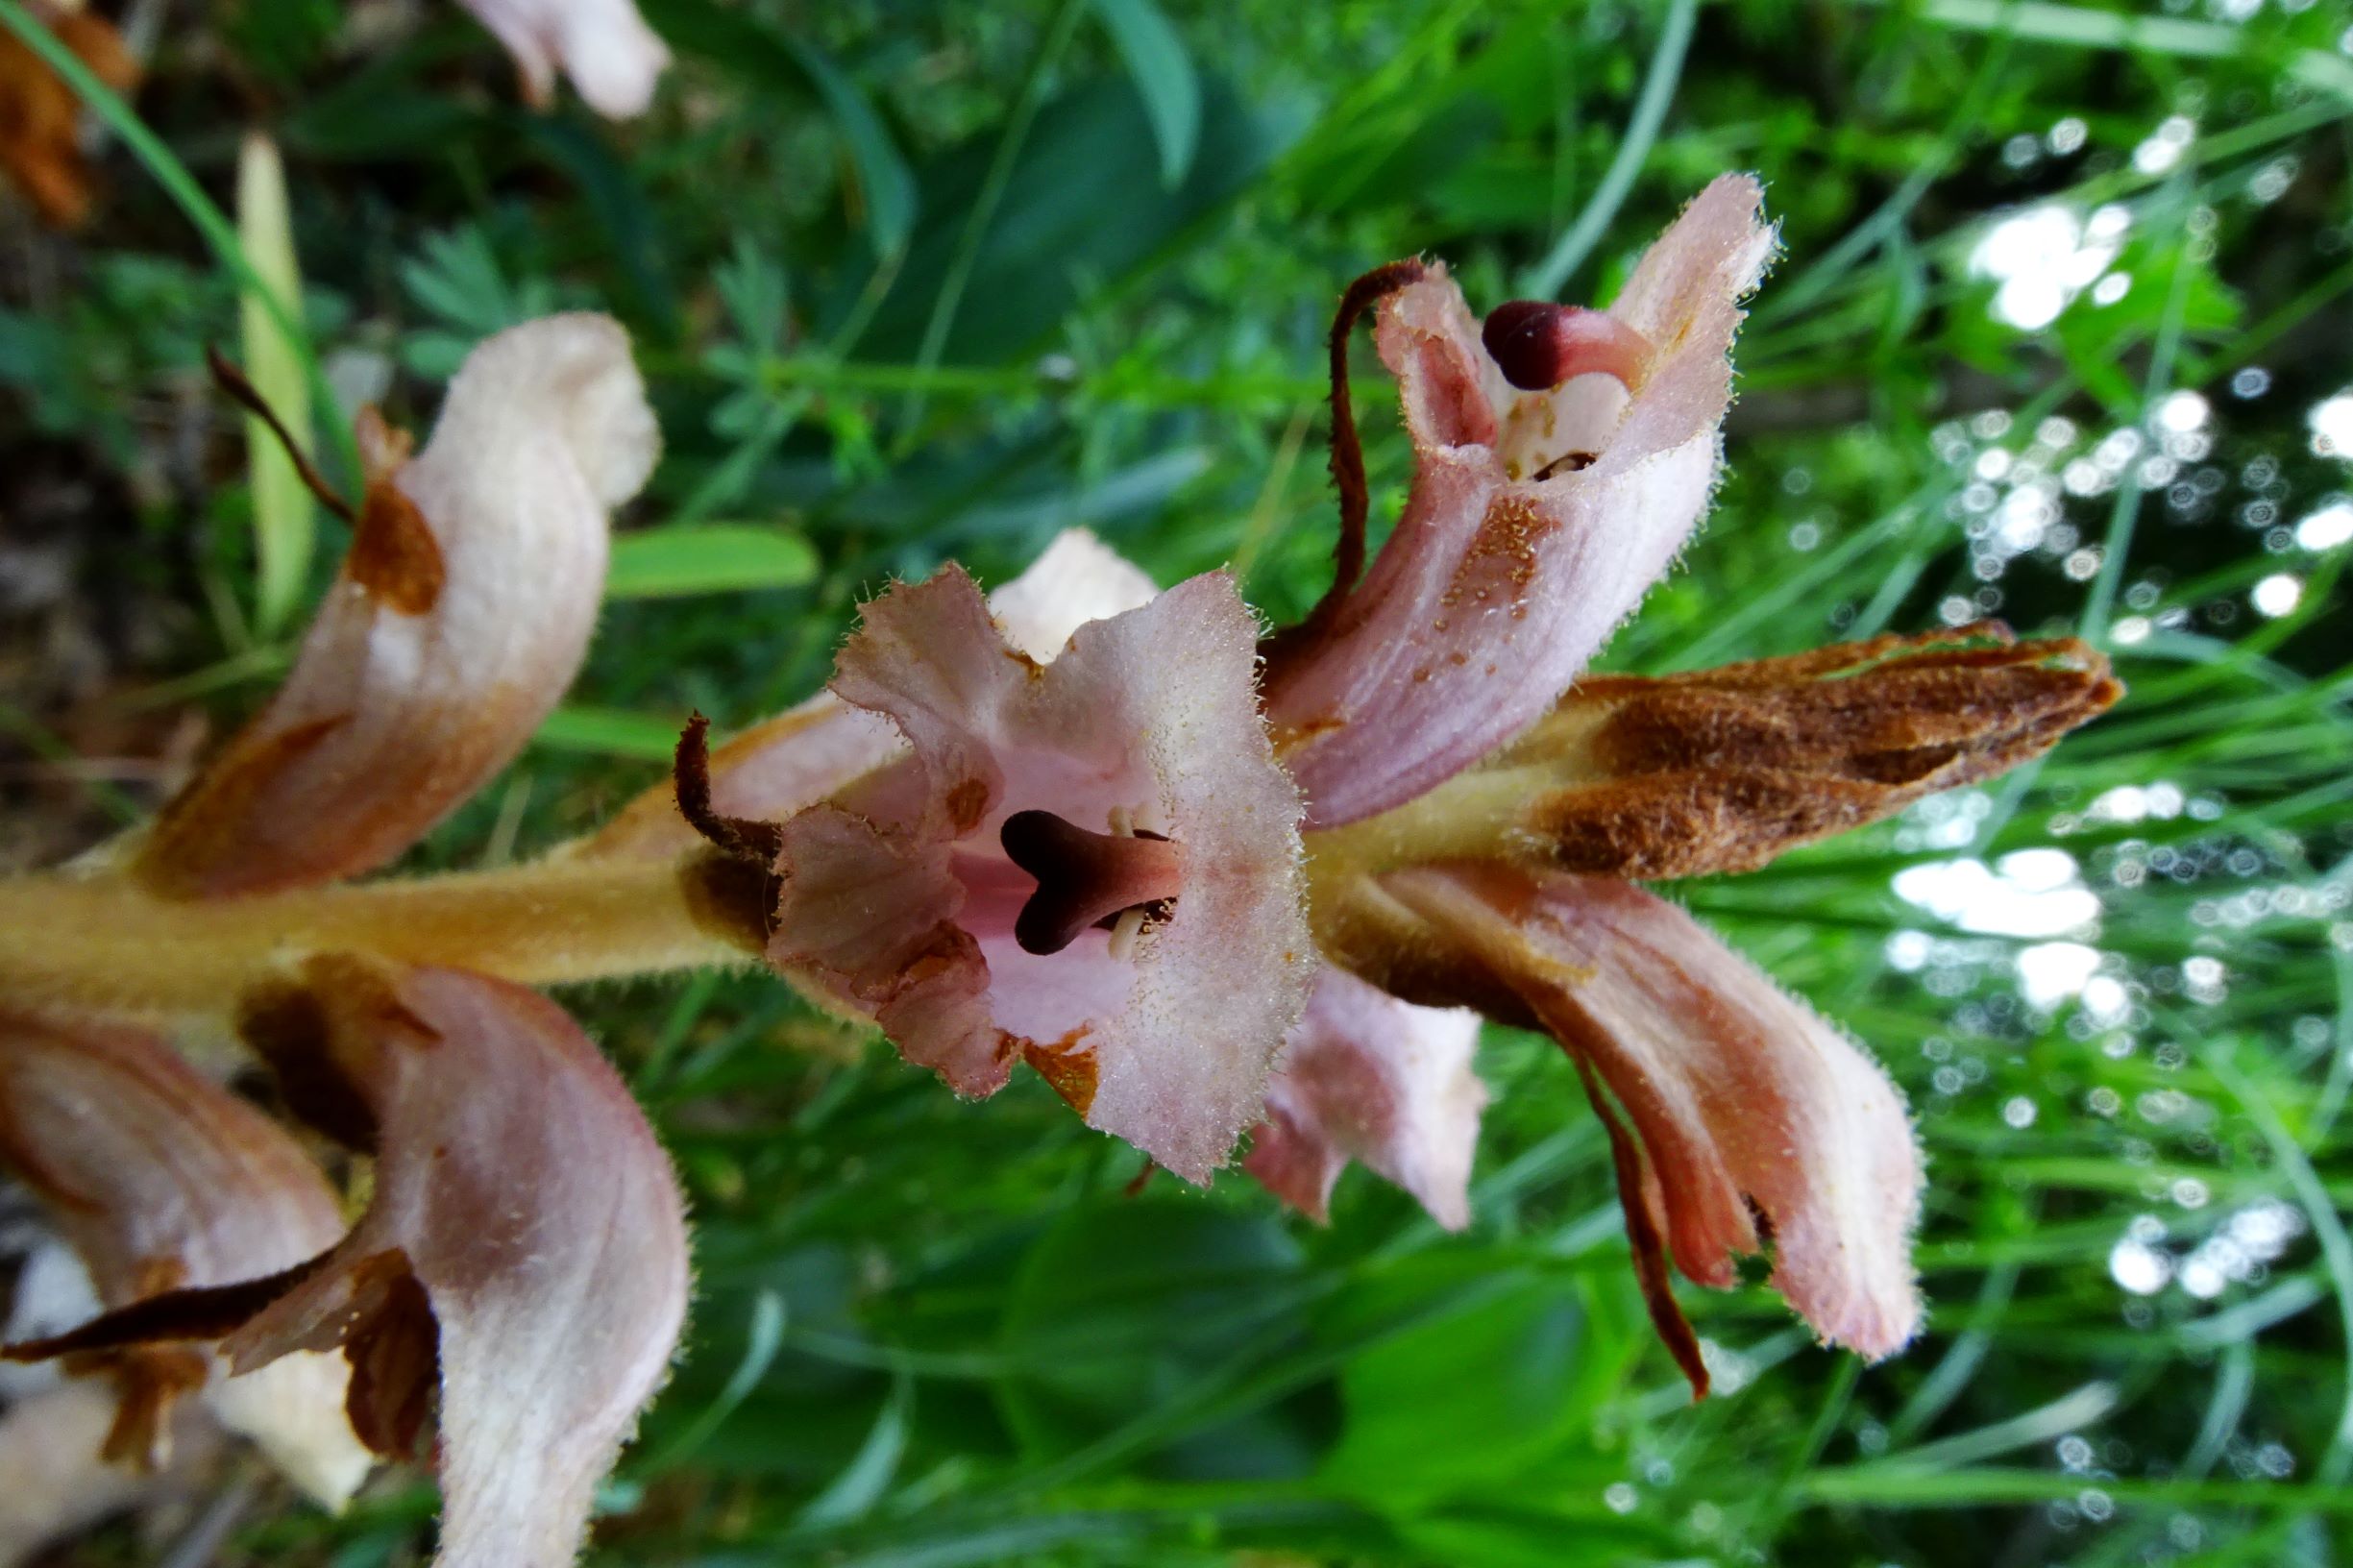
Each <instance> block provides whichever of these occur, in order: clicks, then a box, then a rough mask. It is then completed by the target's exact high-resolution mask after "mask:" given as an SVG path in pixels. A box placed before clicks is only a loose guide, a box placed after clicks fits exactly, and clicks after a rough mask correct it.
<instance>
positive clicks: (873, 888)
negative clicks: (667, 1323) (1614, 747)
mask: <svg viewBox="0 0 2353 1568" xmlns="http://www.w3.org/2000/svg"><path fill="white" fill-rule="evenodd" d="M1256 638H1257V626H1256V624H1255V622H1254V621H1253V619H1252V617H1251V615H1250V613H1249V611H1248V610H1247V609H1245V608H1244V607H1243V605H1242V603H1241V600H1240V599H1239V597H1238V595H1237V594H1236V593H1235V590H1234V586H1233V584H1232V582H1231V581H1230V580H1228V579H1227V578H1225V577H1224V576H1218V575H1212V576H1202V577H1196V578H1193V579H1192V580H1190V581H1189V582H1186V583H1182V584H1180V585H1178V586H1177V587H1175V588H1173V589H1170V590H1169V591H1168V592H1167V593H1165V594H1163V595H1161V596H1160V597H1159V598H1157V599H1155V600H1152V601H1151V602H1150V603H1149V604H1146V605H1144V606H1143V607H1141V608H1140V609H1134V610H1130V611H1128V612H1127V613H1125V614H1120V615H1115V616H1114V617H1112V618H1110V619H1108V620H1094V621H1090V622H1088V623H1087V624H1085V625H1079V626H1078V627H1077V629H1076V631H1075V632H1074V633H1072V634H1070V635H1069V638H1068V644H1067V649H1066V651H1064V652H1063V653H1062V655H1061V656H1060V657H1059V658H1057V659H1055V660H1054V662H1053V663H1051V664H1041V663H1040V662H1039V661H1038V659H1037V658H1035V657H1034V656H1032V655H1030V654H1028V653H1026V652H1024V651H1022V650H1021V649H1018V648H1017V647H1015V646H1013V645H1012V644H1010V643H1009V642H1008V640H1007V638H1006V636H1005V634H1004V633H1003V632H1002V631H1001V630H1000V629H999V626H998V625H997V624H996V623H995V622H994V621H993V620H992V618H991V615H990V611H989V606H988V605H987V604H986V603H985V602H984V601H983V600H982V599H981V596H980V593H979V591H978V590H977V589H976V588H975V587H974V586H973V585H972V582H971V579H970V578H968V577H967V576H965V575H964V574H963V573H962V572H961V571H959V570H957V569H956V568H953V567H950V568H948V569H946V570H944V571H943V572H942V573H941V574H940V575H939V576H936V577H934V578H932V579H931V580H930V581H929V582H926V583H924V584H921V585H920V586H917V587H900V588H895V589H894V590H892V591H891V592H889V593H887V594H885V595H884V596H883V597H881V598H880V599H878V600H874V601H873V602H872V603H870V605H868V606H867V611H866V622H865V625H864V626H863V627H862V628H861V629H860V631H859V632H858V633H857V635H856V636H854V637H852V638H851V639H850V641H849V642H848V644H847V645H846V647H845V648H844V649H843V651H842V656H841V660H840V663H839V665H838V669H837V674H836V678H835V681H834V687H833V689H834V691H835V693H836V694H837V695H839V696H840V697H841V698H843V699H844V700H845V701H846V702H849V703H851V704H853V705H855V706H858V707H861V708H865V709H868V710H870V711H872V712H875V713H880V714H885V715H887V716H888V717H889V718H890V719H891V720H892V722H893V723H895V724H896V726H897V727H898V729H899V730H900V732H901V733H902V734H903V735H904V736H905V737H906V739H907V742H908V744H909V746H910V747H911V748H912V750H911V754H910V755H909V756H908V757H907V758H906V759H905V760H904V761H903V762H900V763H897V764H895V765H893V766H892V767H890V768H887V769H884V770H882V771H881V772H877V773H875V774H872V775H870V777H869V778H867V779H866V780H864V781H862V782H861V783H859V784H858V785H857V786H856V787H854V788H852V789H850V790H847V791H845V792H843V793H841V794H839V795H837V796H835V797H834V799H833V800H832V801H831V802H830V803H828V804H826V805H823V806H820V807H817V808H815V809H813V810H810V811H807V812H804V813H802V814H801V815H800V816H798V817H797V818H795V819H793V820H792V821H790V822H788V823H786V825H785V827H784V849H783V853H782V854H781V856H780V857H779V858H778V861H777V870H779V872H780V873H781V874H782V876H783V878H784V884H783V894H782V897H781V899H780V901H779V904H778V907H777V911H776V925H775V932H774V936H773V939H772V943H771V945H770V949H769V956H770V959H771V961H772V962H773V963H774V964H776V965H777V966H778V967H779V968H782V969H784V970H785V971H786V972H787V973H789V974H794V975H796V976H797V977H799V978H801V979H803V980H804V981H805V982H807V983H810V984H812V985H814V986H815V987H816V988H817V989H819V990H820V991H821V992H824V993H826V994H828V995H830V996H832V997H833V998H835V999H836V1000H837V1001H839V1002H842V1003H844V1004H845V1005H847V1006H849V1007H851V1008H854V1009H855V1010H857V1011H859V1012H862V1013H864V1014H865V1015H867V1016H868V1017H873V1018H875V1019H876V1020H877V1021H878V1022H879V1023H880V1024H881V1025H882V1027H883V1028H884V1030H885V1032H886V1033H888V1034H889V1035H890V1036H891V1038H892V1040H893V1041H895V1043H896V1044H897V1045H898V1047H899V1049H900V1050H901V1051H902V1052H903V1053H904V1054H905V1055H906V1056H907V1057H908V1059H909V1060H911V1061H914V1062H918V1063H919V1064H921V1065H923V1066H930V1067H933V1068H935V1069H937V1070H938V1071H939V1072H940V1073H941V1075H942V1076H943V1077H944V1078H945V1079H946V1080H947V1082H948V1083H949V1085H950V1086H951V1087H953V1088H954V1089H956V1090H958V1091H959V1092H960V1093H965V1094H987V1093H991V1092H993V1091H994V1090H996V1089H998V1088H999V1087H1001V1086H1002V1085H1003V1084H1004V1082H1005V1080H1006V1078H1007V1076H1008V1074H1009V1073H1010V1072H1011V1070H1012V1066H1013V1063H1014V1061H1015V1060H1016V1059H1017V1058H1022V1059H1026V1060H1028V1061H1029V1062H1030V1063H1031V1065H1032V1066H1036V1067H1037V1068H1038V1069H1039V1071H1041V1072H1042V1073H1043V1074H1044V1075H1045V1077H1046V1078H1047V1079H1048V1081H1049V1082H1051V1083H1052V1084H1053V1085H1054V1086H1055V1088H1056V1089H1057V1090H1059V1091H1061V1092H1062V1094H1063V1095H1064V1097H1065V1098H1066V1099H1068V1100H1069V1101H1070V1102H1071V1104H1072V1105H1073V1106H1074V1107H1076V1108H1077V1109H1078V1110H1079V1111H1080V1112H1081V1114H1082V1115H1085V1116H1086V1118H1087V1120H1088V1122H1089V1124H1090V1125H1091V1126H1095V1127H1099V1128H1101V1129H1103V1130H1104V1131H1106V1132H1109V1133H1112V1134H1115V1136H1117V1137H1120V1138H1124V1139H1127V1140H1128V1141H1130V1142H1132V1143H1134V1144H1135V1145H1136V1146H1137V1147H1139V1148H1140V1149H1142V1150H1144V1151H1145V1152H1146V1153H1148V1154H1150V1155H1151V1156H1152V1157H1153V1158H1154V1159H1155V1160H1157V1161H1159V1162H1160V1163H1161V1164H1164V1165H1165V1166H1166V1167H1167V1168H1168V1169H1170V1170H1172V1171H1175V1172H1176V1173H1177V1174H1179V1175H1181V1176H1184V1177H1185V1178H1187V1179H1188V1180H1190V1181H1195V1182H1201V1181H1206V1180H1207V1179H1208V1178H1209V1175H1210V1173H1211V1171H1213V1169H1215V1168H1216V1167H1217V1166H1218V1165H1221V1164H1224V1163H1225V1161H1226V1159H1227V1157H1228V1154H1229V1152H1230V1150H1231V1148H1232V1146H1233V1143H1234V1140H1235V1139H1236V1138H1237V1137H1238V1135H1239V1134H1240V1132H1241V1130H1242V1128H1243V1127H1244V1126H1245V1125H1247V1124H1248V1123H1249V1122H1250V1121H1252V1120H1254V1119H1256V1117H1257V1115H1258V1112H1259V1108H1260V1105H1261V1103H1262V1095H1263V1090H1264V1087H1265V1080H1266V1073H1267V1068H1268V1066H1269V1064H1270V1063H1271V1061H1272V1059H1273V1057H1274V1055H1275V1052H1276V1050H1277V1048H1278V1046H1279V1045H1280V1043H1281V1041H1282V1039H1283V1035H1284V1032H1285V1031H1286V1030H1287V1028H1288V1027H1289V1026H1290V1024H1291V1022H1292V1020H1293V1019H1294V1018H1296V1017H1298V1013H1299V1009H1300V1007H1301V1005H1302V1003H1303V1001H1304V1000H1305V992H1306V990H1307V986H1308V982H1309V976H1310V974H1311V971H1312V968H1313V961H1312V955H1311V950H1310V948H1309V945H1308V935H1307V929H1306V924H1305V920H1304V919H1303V917H1302V914H1301V906H1300V887H1299V855H1300V850H1299V839H1298V829H1297V822H1298V801H1297V796H1296V795H1295V793H1294V792H1293V791H1292V789H1291V786H1290V783H1289V781H1288V780H1287V778H1286V777H1285V776H1284V775H1283V772H1282V771H1281V770H1280V769H1279V768H1278V767H1276V765H1275V763H1274V759H1273V756H1272V754H1271V751H1270V749H1269V747H1268V743H1267V739H1266V733H1265V729H1264V726H1263V724H1262V722H1261V720H1260V717H1259V709H1258V694H1257V691H1256V688H1255V674H1256V670H1255V662H1256V661H1255V653H1254V647H1255V642H1256ZM1027 812H1042V813H1051V814H1052V815H1053V816H1054V817H1055V818H1057V819H1059V820H1061V821H1063V822H1064V823H1066V824H1068V825H1069V826H1070V827H1072V828H1075V829H1079V830H1083V832H1084V835H1085V836H1087V837H1089V838H1091V839H1094V840H1097V841H1099V842H1100V843H1101V844H1103V845H1108V846H1109V852H1110V853H1111V855H1112V858H1113V859H1114V860H1116V859H1118V858H1120V856H1122V855H1128V856H1133V857H1135V858H1137V859H1138V860H1140V861H1148V862H1152V863H1154V864H1156V865H1158V866H1160V867H1161V868H1162V869H1163V874H1164V875H1165V874H1167V870H1166V869H1167V867H1168V866H1169V865H1171V864H1173V865H1174V867H1175V868H1176V870H1175V871H1174V873H1173V874H1174V876H1175V881H1174V882H1173V883H1171V884H1170V887H1169V889H1166V890H1162V891H1171V892H1172V894H1173V895H1172V900H1171V901H1170V902H1168V903H1167V904H1166V905H1165V907H1160V906H1158V905H1156V906H1155V907H1154V908H1152V909H1151V910H1149V911H1146V910H1144V909H1143V908H1142V907H1140V906H1139V908H1138V909H1137V910H1136V911H1135V912H1134V914H1133V916H1132V917H1131V918H1127V919H1125V921H1124V923H1125V924H1126V925H1127V926H1128V927H1129V929H1128V930H1127V931H1126V933H1125V934H1122V933H1120V932H1118V931H1116V930H1114V931H1106V930H1101V929H1096V928H1093V927H1092V926H1087V925H1082V927H1080V928H1077V929H1075V930H1074V932H1073V933H1066V934H1065V935H1066V937H1067V938H1068V940H1067V941H1066V944H1065V945H1062V946H1060V947H1059V948H1058V949H1056V950H1051V951H1036V950H1029V949H1025V947H1024V946H1023V944H1022V943H1021V941H1020V940H1019V939H1018V938H1017V934H1016V926H1017V923H1018V922H1019V920H1020V919H1021V917H1022V912H1023V911H1024V909H1025V907H1027V905H1028V904H1029V902H1030V901H1031V900H1032V898H1033V895H1034V894H1038V893H1039V892H1040V885H1039V882H1038V879H1037V878H1036V877H1035V876H1033V875H1032V874H1031V873H1030V872H1029V871H1026V870H1022V869H1021V868H1020V867H1019V866H1018V865H1017V864H1016V863H1015V861H1014V859H1013V858H1012V856H1011V855H1010V854H1009V852H1008V851H1007V849H1006V847H1005V845H1004V844H1003V842H1002V839H1001V835H1002V833H1003V831H1004V829H1005V825H1006V822H1007V821H1008V819H1010V818H1013V817H1015V816H1016V815H1017V814H1020V813H1027ZM1154 835H1157V836H1158V837H1159V838H1161V839H1164V840H1166V841H1172V842H1173V845H1174V847H1173V850H1170V849H1168V848H1166V847H1164V846H1158V845H1151V844H1149V843H1146V842H1144V841H1146V839H1147V837H1148V836H1154ZM1114 841H1118V842H1114ZM1114 880H1115V882H1116V879H1114ZM1105 914H1106V919H1110V920H1111V923H1112V924H1114V925H1115V926H1117V925H1119V924H1121V923H1122V920H1121V919H1119V918H1116V915H1117V912H1116V911H1115V910H1108V911H1106V912H1105ZM1138 927H1140V929H1138Z"/></svg>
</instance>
